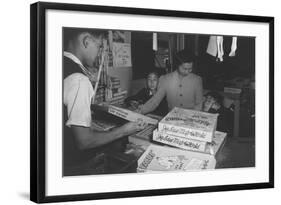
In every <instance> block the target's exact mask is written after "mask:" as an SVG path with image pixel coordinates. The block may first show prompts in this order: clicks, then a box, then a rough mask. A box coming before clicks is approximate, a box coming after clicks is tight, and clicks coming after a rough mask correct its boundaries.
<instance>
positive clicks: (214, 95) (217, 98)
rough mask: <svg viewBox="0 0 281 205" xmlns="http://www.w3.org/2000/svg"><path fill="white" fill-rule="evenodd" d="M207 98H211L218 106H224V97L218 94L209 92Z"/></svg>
mask: <svg viewBox="0 0 281 205" xmlns="http://www.w3.org/2000/svg"><path fill="white" fill-rule="evenodd" d="M207 96H211V97H212V98H214V100H215V101H216V102H217V103H218V104H220V105H223V97H222V96H221V95H220V94H219V93H218V92H215V91H211V92H208V93H207V94H205V97H207Z"/></svg>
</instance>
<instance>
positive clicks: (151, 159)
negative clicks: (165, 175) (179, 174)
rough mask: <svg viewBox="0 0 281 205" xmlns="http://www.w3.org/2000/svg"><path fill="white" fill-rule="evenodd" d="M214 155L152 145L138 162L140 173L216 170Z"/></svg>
mask: <svg viewBox="0 0 281 205" xmlns="http://www.w3.org/2000/svg"><path fill="white" fill-rule="evenodd" d="M215 166H216V159H215V158H214V156H212V155H207V154H203V153H199V152H192V151H186V150H181V149H177V148H172V147H165V146H159V145H154V144H151V145H150V146H149V147H148V148H147V149H146V151H145V152H144V153H143V154H142V156H141V157H140V158H139V160H138V168H137V171H138V172H160V171H191V170H206V169H214V168H215Z"/></svg>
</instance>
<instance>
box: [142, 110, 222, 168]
mask: <svg viewBox="0 0 281 205" xmlns="http://www.w3.org/2000/svg"><path fill="white" fill-rule="evenodd" d="M217 117H218V115H217V114H210V113H205V112H200V111H195V110H187V109H182V108H174V109H173V110H172V111H170V112H169V113H168V114H167V115H166V116H165V117H164V118H163V119H162V120H161V121H160V122H159V124H158V129H155V130H154V131H153V137H152V139H153V141H155V142H158V143H162V144H165V145H169V146H172V147H168V146H163V145H162V146H160V147H159V145H158V146H157V145H155V144H153V143H150V144H147V149H146V151H145V152H144V154H143V155H142V157H141V158H140V159H139V161H138V169H137V170H138V171H139V172H146V171H175V170H182V171H186V170H193V169H197V170H200V169H210V168H214V167H215V164H216V161H215V155H216V153H217V152H218V150H219V149H220V147H221V146H222V144H223V143H224V142H225V138H226V133H223V132H217V131H215V130H216V125H217ZM209 163H210V164H209ZM163 166H164V168H163ZM165 166H166V168H165Z"/></svg>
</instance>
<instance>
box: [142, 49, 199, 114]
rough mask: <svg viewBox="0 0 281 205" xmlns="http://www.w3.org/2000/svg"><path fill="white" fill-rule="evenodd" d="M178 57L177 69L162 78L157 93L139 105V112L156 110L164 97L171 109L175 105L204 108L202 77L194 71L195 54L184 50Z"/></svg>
mask: <svg viewBox="0 0 281 205" xmlns="http://www.w3.org/2000/svg"><path fill="white" fill-rule="evenodd" d="M176 57H177V58H176V59H177V64H178V66H177V70H176V71H174V72H172V73H169V74H167V75H165V76H162V77H161V78H160V81H159V85H158V89H157V92H156V94H155V95H154V96H153V97H152V98H151V99H150V100H149V101H147V102H146V103H145V104H144V105H142V106H140V107H139V109H138V111H139V112H141V113H143V114H146V113H149V112H151V111H153V110H155V109H156V108H157V106H158V105H159V104H160V102H161V101H162V100H163V99H164V97H166V99H167V103H168V108H169V110H171V109H173V108H174V107H180V108H185V109H196V110H201V109H202V101H203V86H202V79H201V77H200V76H198V75H196V74H194V73H192V70H193V63H194V61H195V56H194V55H193V54H191V53H189V52H187V51H184V50H183V51H180V52H179V53H177V55H176Z"/></svg>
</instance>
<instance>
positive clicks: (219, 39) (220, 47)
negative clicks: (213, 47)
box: [217, 36, 224, 62]
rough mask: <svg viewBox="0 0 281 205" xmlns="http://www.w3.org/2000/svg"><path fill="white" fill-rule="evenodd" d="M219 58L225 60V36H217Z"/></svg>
mask: <svg viewBox="0 0 281 205" xmlns="http://www.w3.org/2000/svg"><path fill="white" fill-rule="evenodd" d="M217 48H218V60H219V61H220V62H222V61H223V55H224V52H223V36H217Z"/></svg>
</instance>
